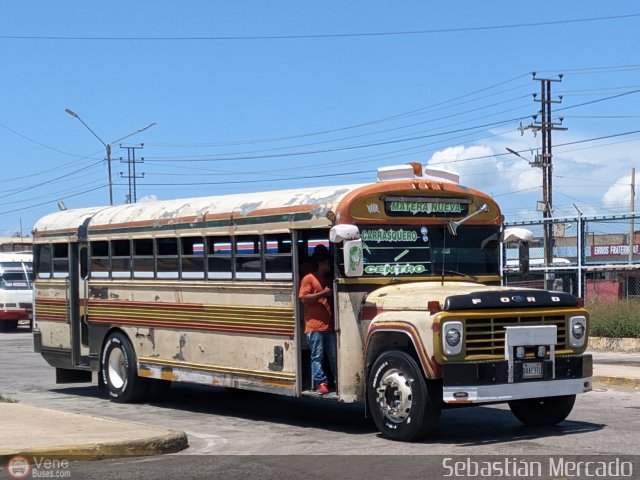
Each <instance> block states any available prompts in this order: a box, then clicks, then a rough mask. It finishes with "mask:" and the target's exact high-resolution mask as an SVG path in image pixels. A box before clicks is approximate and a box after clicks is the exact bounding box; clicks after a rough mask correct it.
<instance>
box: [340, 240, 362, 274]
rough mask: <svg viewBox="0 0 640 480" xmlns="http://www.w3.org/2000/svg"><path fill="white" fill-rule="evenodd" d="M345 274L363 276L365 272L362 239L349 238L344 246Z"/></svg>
mask: <svg viewBox="0 0 640 480" xmlns="http://www.w3.org/2000/svg"><path fill="white" fill-rule="evenodd" d="M342 257H343V261H344V274H345V276H347V277H361V276H362V274H363V273H364V255H363V253H362V240H360V239H358V240H347V241H345V242H344V244H343V246H342Z"/></svg>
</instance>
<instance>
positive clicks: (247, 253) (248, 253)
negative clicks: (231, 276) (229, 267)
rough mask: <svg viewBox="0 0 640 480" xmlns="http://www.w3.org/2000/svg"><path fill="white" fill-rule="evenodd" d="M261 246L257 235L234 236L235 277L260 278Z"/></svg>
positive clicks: (245, 278) (242, 278)
mask: <svg viewBox="0 0 640 480" xmlns="http://www.w3.org/2000/svg"><path fill="white" fill-rule="evenodd" d="M261 246H262V243H261V242H260V237H259V236H258V235H241V236H238V237H236V245H235V253H236V255H235V258H236V278H237V279H239V280H261V279H262V264H261V263H262V262H261V259H260V252H261Z"/></svg>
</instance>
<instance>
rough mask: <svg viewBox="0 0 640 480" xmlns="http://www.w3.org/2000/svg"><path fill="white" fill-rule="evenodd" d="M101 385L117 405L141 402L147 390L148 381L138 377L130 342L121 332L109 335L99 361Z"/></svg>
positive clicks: (134, 355)
mask: <svg viewBox="0 0 640 480" xmlns="http://www.w3.org/2000/svg"><path fill="white" fill-rule="evenodd" d="M100 367H101V375H102V383H103V384H104V385H105V386H106V388H107V391H108V392H109V396H110V397H111V400H113V401H114V402H118V403H129V402H137V401H140V400H142V399H143V398H144V397H145V395H146V393H147V390H148V389H149V380H148V379H146V378H141V377H139V376H138V371H137V366H136V354H135V352H134V351H133V347H132V346H131V342H129V339H128V338H127V337H126V336H125V335H124V334H122V333H121V332H114V333H112V334H111V335H109V338H108V339H107V341H106V343H105V344H104V348H103V349H102V359H101V365H100Z"/></svg>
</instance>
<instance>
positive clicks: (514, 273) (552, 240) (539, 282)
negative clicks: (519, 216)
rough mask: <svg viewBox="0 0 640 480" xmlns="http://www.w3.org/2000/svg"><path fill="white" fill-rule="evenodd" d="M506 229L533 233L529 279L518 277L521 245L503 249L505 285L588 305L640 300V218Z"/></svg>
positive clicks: (578, 219) (554, 221) (525, 224)
mask: <svg viewBox="0 0 640 480" xmlns="http://www.w3.org/2000/svg"><path fill="white" fill-rule="evenodd" d="M545 224H546V225H550V228H549V227H548V228H545ZM505 227H521V228H526V229H528V230H530V231H531V232H532V233H533V240H532V241H531V242H530V245H529V247H530V248H529V257H530V271H529V272H528V273H527V274H521V273H520V272H519V271H518V247H517V245H515V244H506V245H505V246H504V250H503V265H502V268H503V274H504V276H503V278H504V280H503V282H504V284H505V285H510V286H527V287H532V288H547V289H549V290H556V291H563V292H567V293H571V294H573V295H575V296H577V297H582V298H584V299H585V300H586V301H591V300H621V299H627V300H630V299H640V214H638V215H617V216H597V217H571V218H557V219H549V220H546V221H545V220H537V221H528V222H513V223H508V224H506V225H505ZM546 245H549V247H548V248H547V251H548V252H549V254H548V255H547V257H549V258H545V246H546Z"/></svg>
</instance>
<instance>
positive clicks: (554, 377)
mask: <svg viewBox="0 0 640 480" xmlns="http://www.w3.org/2000/svg"><path fill="white" fill-rule="evenodd" d="M525 364H529V365H525ZM531 364H539V365H533V367H535V368H529V367H531V366H532V365H531ZM554 367H555V368H554ZM532 372H533V373H534V374H533V375H532ZM442 373H443V392H442V393H443V400H444V402H445V403H449V404H470V403H471V404H473V403H490V402H507V401H510V400H519V399H523V398H539V397H554V396H559V395H575V394H578V393H585V392H588V391H590V390H591V388H592V387H591V385H592V381H591V377H592V375H593V359H592V357H591V355H579V356H567V357H556V358H555V365H554V362H552V361H550V360H548V359H547V360H540V361H529V360H527V361H521V362H515V364H514V368H513V372H512V374H511V377H512V379H511V380H512V381H509V377H510V375H509V366H508V363H507V361H506V360H497V361H484V362H455V363H446V364H444V365H443V366H442Z"/></svg>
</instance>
